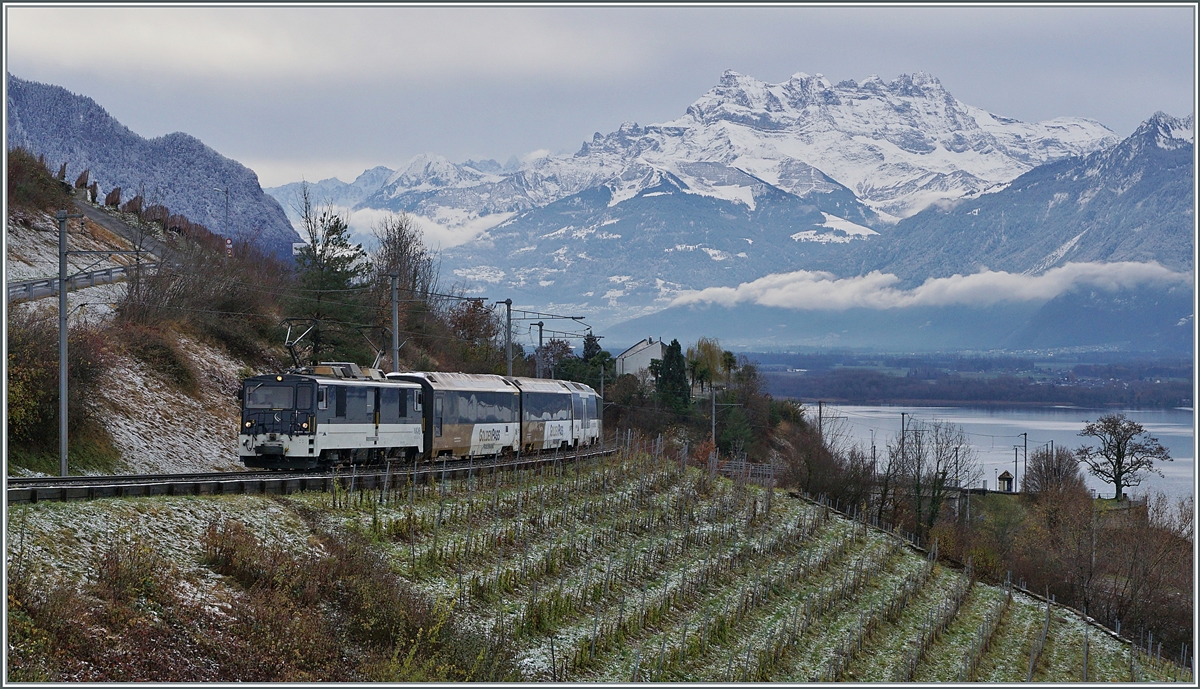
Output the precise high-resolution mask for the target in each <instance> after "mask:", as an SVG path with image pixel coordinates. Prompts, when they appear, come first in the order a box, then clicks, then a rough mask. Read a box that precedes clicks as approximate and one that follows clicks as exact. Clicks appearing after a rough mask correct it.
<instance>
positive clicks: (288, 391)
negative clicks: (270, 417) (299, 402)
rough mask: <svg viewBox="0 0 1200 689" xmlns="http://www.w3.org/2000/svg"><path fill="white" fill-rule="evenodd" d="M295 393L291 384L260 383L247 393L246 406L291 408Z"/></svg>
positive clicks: (249, 407)
mask: <svg viewBox="0 0 1200 689" xmlns="http://www.w3.org/2000/svg"><path fill="white" fill-rule="evenodd" d="M295 393H296V388H293V387H292V386H290V385H259V386H257V387H253V388H250V390H249V391H248V392H247V393H246V408H247V409H291V408H292V399H293V397H294V396H295Z"/></svg>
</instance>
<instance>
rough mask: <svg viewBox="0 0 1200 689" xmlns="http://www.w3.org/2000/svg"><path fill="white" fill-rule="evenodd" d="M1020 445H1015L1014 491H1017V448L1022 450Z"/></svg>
mask: <svg viewBox="0 0 1200 689" xmlns="http://www.w3.org/2000/svg"><path fill="white" fill-rule="evenodd" d="M1020 449H1021V446H1020V445H1013V492H1014V493H1015V492H1017V450H1020Z"/></svg>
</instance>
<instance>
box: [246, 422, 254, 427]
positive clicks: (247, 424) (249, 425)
mask: <svg viewBox="0 0 1200 689" xmlns="http://www.w3.org/2000/svg"><path fill="white" fill-rule="evenodd" d="M253 425H254V422H253V421H247V422H246V428H249V427H251V426H253Z"/></svg>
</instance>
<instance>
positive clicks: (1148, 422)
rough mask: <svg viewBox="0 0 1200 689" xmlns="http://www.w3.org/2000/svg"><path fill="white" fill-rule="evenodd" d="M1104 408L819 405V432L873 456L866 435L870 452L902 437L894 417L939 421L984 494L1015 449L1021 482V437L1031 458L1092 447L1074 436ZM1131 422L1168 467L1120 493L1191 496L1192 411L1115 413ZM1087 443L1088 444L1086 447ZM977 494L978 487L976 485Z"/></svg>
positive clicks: (810, 412) (813, 412)
mask: <svg viewBox="0 0 1200 689" xmlns="http://www.w3.org/2000/svg"><path fill="white" fill-rule="evenodd" d="M805 407H806V412H805V413H806V416H807V417H808V418H812V419H813V420H814V421H815V420H816V416H817V405H816V404H812V405H808V404H806V405H805ZM1112 411H1113V410H1110V409H1080V408H1078V407H1040V408H1032V409H1031V408H1013V409H1006V408H979V407H910V406H858V405H840V406H833V405H828V404H827V405H825V413H824V416H825V429H826V434H827V436H829V434H830V432H831V428H832V430H833V432H838V433H840V434H841V435H842V436H843V437H844V438H845V439H846V441H847V442H849V443H857V444H860V445H862V446H863V447H864V448H866V452H867V455H868V456H869V455H870V452H871V449H870V448H871V443H872V433H874V443H875V447H876V452H877V453H878V454H879V455H882V454H883V453H884V452H886V448H885V445H886V443H887V440H888V439H889V438H891V437H892V436H899V434H900V414H901V413H902V412H905V413H908V414H911V417H910V418H916V419H918V420H920V421H925V422H929V421H934V420H942V421H949V422H951V423H955V424H958V425H959V426H962V428H963V430H964V431H965V433H966V434H967V438H968V440H969V441H970V443H971V446H972V447H973V448H974V449H975V452H976V455H977V456H978V458H979V461H980V464H981V465H982V466H983V478H984V479H985V480H986V481H987V485H988V488H990V489H993V490H994V489H995V488H996V476H997V475H998V474H1000V473H1001V472H1003V471H1004V470H1006V469H1007V470H1008V471H1009V473H1012V471H1013V446H1014V445H1017V446H1020V449H1018V450H1017V458H1018V462H1017V476H1018V479H1017V481H1018V483H1017V485H1018V486H1019V485H1020V481H1021V479H1022V478H1023V477H1024V475H1025V464H1024V461H1023V456H1024V447H1025V446H1024V439H1023V438H1022V437H1021V433H1028V434H1029V452H1030V454H1032V453H1033V451H1034V450H1036V449H1037V448H1039V447H1041V446H1043V445H1048V444H1049V443H1050V441H1051V440H1053V441H1054V444H1055V446H1056V447H1070V448H1072V449H1073V448H1077V447H1079V446H1080V445H1083V444H1085V443H1087V444H1091V445H1093V446H1095V445H1096V443H1095V442H1094V439H1092V438H1086V439H1085V438H1081V437H1080V436H1079V435H1078V433H1079V431H1081V430H1083V426H1084V424H1085V422H1087V421H1095V420H1096V419H1097V418H1099V417H1100V416H1102V415H1103V414H1106V413H1110V412H1112ZM1117 411H1119V412H1120V413H1123V414H1125V415H1126V416H1127V417H1129V418H1130V419H1132V420H1134V421H1136V422H1138V423H1140V424H1142V426H1143V427H1145V429H1146V431H1147V432H1149V433H1150V435H1152V436H1154V437H1155V438H1157V439H1158V441H1159V442H1160V443H1162V445H1163V446H1164V447H1166V448H1167V451H1168V452H1170V454H1171V457H1172V459H1173V460H1174V461H1171V462H1162V463H1160V464H1157V465H1156V466H1155V468H1156V469H1160V470H1161V471H1162V472H1163V476H1162V477H1161V478H1160V477H1159V476H1157V475H1154V474H1151V475H1149V476H1148V477H1147V478H1146V479H1144V480H1143V481H1142V483H1141V485H1139V486H1135V487H1133V488H1130V489H1128V490H1127V491H1126V494H1135V495H1140V494H1142V493H1144V492H1146V491H1160V490H1161V491H1163V492H1165V493H1168V494H1170V495H1173V496H1184V495H1194V494H1195V486H1196V475H1195V441H1194V438H1195V435H1194V433H1193V424H1194V413H1193V411H1192V409H1184V408H1177V409H1123V410H1117ZM1087 441H1091V442H1087ZM1087 484H1088V487H1089V488H1092V489H1093V490H1096V491H1097V492H1099V493H1107V494H1109V495H1111V494H1112V492H1113V487H1112V485H1111V484H1105V483H1101V482H1100V481H1099V480H1097V479H1096V478H1095V477H1093V476H1091V475H1090V474H1088V475H1087ZM976 487H979V486H976Z"/></svg>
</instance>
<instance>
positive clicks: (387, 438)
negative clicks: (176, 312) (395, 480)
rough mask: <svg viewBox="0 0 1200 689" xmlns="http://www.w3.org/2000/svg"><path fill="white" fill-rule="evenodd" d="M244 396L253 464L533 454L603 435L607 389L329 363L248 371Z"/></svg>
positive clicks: (244, 427) (247, 460)
mask: <svg viewBox="0 0 1200 689" xmlns="http://www.w3.org/2000/svg"><path fill="white" fill-rule="evenodd" d="M238 398H239V400H240V402H241V408H242V409H241V419H240V422H239V427H238V456H239V458H240V459H241V461H242V463H243V464H244V465H245V466H246V467H248V468H255V469H329V468H332V467H334V466H348V465H355V464H382V463H384V462H386V461H390V460H401V461H404V462H408V463H417V462H421V461H432V460H434V459H437V458H441V457H462V458H466V457H484V456H494V455H508V454H518V453H520V454H531V453H538V452H545V451H553V450H571V449H575V448H580V447H588V446H591V445H595V444H597V443H599V442H600V438H601V414H600V410H602V409H603V401H602V400H601V399H600V396H599V395H597V394H596V391H595V390H594V389H593V388H592V387H591V386H589V385H585V384H583V383H576V382H573V381H564V380H547V379H541V378H524V377H519V376H500V375H490V374H472V373H449V372H437V371H433V372H427V371H412V372H397V373H386V374H385V373H384V372H382V371H380V370H378V369H374V368H367V369H365V370H364V369H362V368H360V367H359V366H358V365H357V364H354V363H348V362H322V363H320V364H319V365H316V366H308V367H302V368H296V369H291V370H289V371H288V372H286V373H279V374H266V375H259V376H251V377H249V378H246V379H245V380H243V381H242V386H241V389H240V390H239V393H238Z"/></svg>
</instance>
